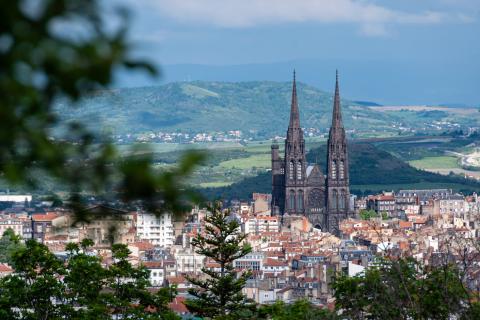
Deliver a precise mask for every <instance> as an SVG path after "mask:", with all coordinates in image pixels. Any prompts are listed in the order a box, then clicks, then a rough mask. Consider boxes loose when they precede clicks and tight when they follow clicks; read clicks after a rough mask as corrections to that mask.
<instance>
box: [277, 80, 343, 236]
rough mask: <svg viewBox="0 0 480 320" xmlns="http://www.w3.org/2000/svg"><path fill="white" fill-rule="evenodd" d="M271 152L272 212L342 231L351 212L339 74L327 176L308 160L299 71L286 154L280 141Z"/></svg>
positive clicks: (335, 231) (328, 151)
mask: <svg viewBox="0 0 480 320" xmlns="http://www.w3.org/2000/svg"><path fill="white" fill-rule="evenodd" d="M271 155H272V212H273V213H274V214H279V215H283V214H288V215H305V216H307V217H308V219H309V220H310V222H312V224H314V225H316V226H319V227H321V228H322V230H325V231H329V232H332V233H338V225H339V222H340V221H341V220H343V219H345V218H346V217H347V216H348V214H349V212H350V208H349V202H350V191H349V174H348V157H347V141H346V135H345V129H344V127H343V123H342V115H341V110H340V92H339V86H338V74H337V79H336V84H335V98H334V104H333V116H332V126H331V127H330V133H329V138H328V149H327V164H328V165H327V175H326V177H325V176H324V174H323V171H322V169H321V168H320V166H319V165H318V164H308V163H307V161H306V152H305V140H304V138H303V129H302V128H301V126H300V112H299V108H298V99H297V86H296V79H295V74H294V78H293V88H292V103H291V109H290V123H289V125H288V130H287V137H286V139H285V154H284V158H283V159H282V158H281V157H280V155H279V145H278V144H277V143H273V144H272V147H271Z"/></svg>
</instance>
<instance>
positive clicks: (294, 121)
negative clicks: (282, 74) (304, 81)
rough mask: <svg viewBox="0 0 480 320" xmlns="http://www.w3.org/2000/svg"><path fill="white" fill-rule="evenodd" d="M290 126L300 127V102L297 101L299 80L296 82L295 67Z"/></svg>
mask: <svg viewBox="0 0 480 320" xmlns="http://www.w3.org/2000/svg"><path fill="white" fill-rule="evenodd" d="M289 127H290V128H300V115H299V112H298V102H297V82H296V72H295V69H293V84H292V105H291V109H290V125H289Z"/></svg>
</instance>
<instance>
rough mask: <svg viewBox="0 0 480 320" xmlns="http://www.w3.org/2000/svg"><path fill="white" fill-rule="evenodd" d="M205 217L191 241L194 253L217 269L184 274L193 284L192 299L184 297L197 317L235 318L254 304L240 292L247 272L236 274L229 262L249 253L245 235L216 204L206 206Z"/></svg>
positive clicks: (228, 213) (231, 262) (204, 269)
mask: <svg viewBox="0 0 480 320" xmlns="http://www.w3.org/2000/svg"><path fill="white" fill-rule="evenodd" d="M209 212H211V213H210V214H209V215H208V216H207V217H206V218H205V232H204V233H202V234H199V235H198V236H197V237H196V238H194V239H193V240H192V242H191V244H192V246H194V247H195V249H196V252H197V253H198V254H201V255H204V256H205V257H207V258H208V259H210V260H213V261H215V262H216V263H217V264H218V267H217V268H213V269H210V268H206V267H204V268H202V272H203V273H205V275H206V277H204V278H194V277H187V279H188V280H189V281H190V282H191V283H192V284H194V285H195V286H196V288H194V289H191V290H190V291H189V293H190V294H191V295H193V296H194V297H195V298H193V299H188V300H187V301H186V305H187V307H188V309H189V310H190V311H191V312H193V313H194V314H197V315H199V316H203V317H208V318H216V319H218V318H220V319H228V318H239V317H241V315H242V314H244V315H245V313H247V314H248V310H249V309H251V308H252V307H253V306H254V305H253V304H252V303H251V302H250V301H249V300H248V299H247V298H246V297H245V296H244V295H243V294H242V288H243V287H244V286H245V283H246V280H247V278H248V277H249V273H248V272H244V273H241V274H239V273H237V272H236V270H235V269H234V267H233V261H234V260H235V259H238V258H241V257H243V256H245V255H247V254H248V253H250V252H251V247H250V245H249V244H247V243H246V242H245V238H246V235H245V234H243V233H242V232H241V230H240V224H239V223H238V221H236V220H235V219H230V211H228V210H223V209H222V207H221V205H220V203H216V204H215V205H214V206H213V207H211V208H209Z"/></svg>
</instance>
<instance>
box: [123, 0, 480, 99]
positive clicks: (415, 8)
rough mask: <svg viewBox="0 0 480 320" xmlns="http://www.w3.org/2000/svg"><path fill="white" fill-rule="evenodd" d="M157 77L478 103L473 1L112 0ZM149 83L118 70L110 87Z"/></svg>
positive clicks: (478, 26) (477, 6)
mask: <svg viewBox="0 0 480 320" xmlns="http://www.w3.org/2000/svg"><path fill="white" fill-rule="evenodd" d="M117 2H118V3H120V4H122V5H124V6H126V7H128V8H129V9H130V10H131V12H132V21H131V26H130V27H131V28H130V34H129V36H130V39H131V41H132V43H133V45H134V48H135V51H134V54H135V55H136V56H139V57H144V58H147V59H148V60H150V61H152V62H153V63H155V64H157V65H159V66H160V67H161V70H162V71H163V73H162V78H161V82H168V81H188V80H217V81H249V80H275V81H289V80H291V76H292V69H293V68H296V69H297V75H298V80H299V81H303V82H306V83H309V84H312V85H315V86H317V87H319V88H320V89H324V90H328V91H331V90H332V89H333V82H332V81H333V79H334V74H335V69H337V68H338V69H339V72H340V77H341V86H342V93H343V95H345V96H347V97H350V98H354V99H357V100H368V101H377V102H380V103H383V104H441V103H458V104H467V105H480V61H479V58H480V0H401V1H399V0H384V1H379V0H235V1H234V0H118V1H117ZM155 83H158V80H152V79H148V78H145V77H142V76H140V75H128V76H126V75H123V74H122V75H121V76H120V80H119V81H118V85H119V86H140V85H150V84H155Z"/></svg>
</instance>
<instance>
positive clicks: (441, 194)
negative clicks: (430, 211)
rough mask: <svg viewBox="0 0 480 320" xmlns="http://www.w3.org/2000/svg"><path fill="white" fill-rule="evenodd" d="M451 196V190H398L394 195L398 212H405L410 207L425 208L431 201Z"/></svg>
mask: <svg viewBox="0 0 480 320" xmlns="http://www.w3.org/2000/svg"><path fill="white" fill-rule="evenodd" d="M450 195H452V190H451V189H426V190H414V189H412V190H399V191H398V192H397V193H396V194H395V205H396V209H397V211H398V212H402V211H403V212H405V211H406V210H407V209H408V208H409V207H411V206H412V205H421V206H425V205H428V204H429V201H430V200H432V199H445V198H447V197H449V196H450Z"/></svg>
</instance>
